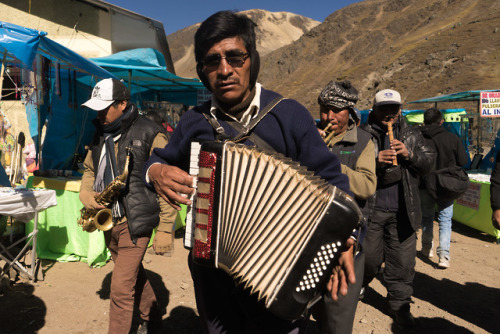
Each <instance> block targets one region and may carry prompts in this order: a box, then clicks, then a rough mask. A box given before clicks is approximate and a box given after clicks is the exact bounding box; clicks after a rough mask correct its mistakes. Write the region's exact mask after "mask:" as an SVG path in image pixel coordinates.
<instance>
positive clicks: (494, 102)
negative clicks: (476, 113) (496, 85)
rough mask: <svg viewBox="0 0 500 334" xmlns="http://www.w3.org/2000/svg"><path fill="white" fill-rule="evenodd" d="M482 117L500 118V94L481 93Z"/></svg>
mask: <svg viewBox="0 0 500 334" xmlns="http://www.w3.org/2000/svg"><path fill="white" fill-rule="evenodd" d="M480 101H481V103H480V107H479V109H480V110H481V117H500V92H481V100H480Z"/></svg>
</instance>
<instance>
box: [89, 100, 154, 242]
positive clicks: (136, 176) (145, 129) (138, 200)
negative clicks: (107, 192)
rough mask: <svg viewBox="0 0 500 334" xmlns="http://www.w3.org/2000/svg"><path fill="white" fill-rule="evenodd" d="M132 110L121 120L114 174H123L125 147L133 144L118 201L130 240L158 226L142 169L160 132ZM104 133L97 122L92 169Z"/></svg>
mask: <svg viewBox="0 0 500 334" xmlns="http://www.w3.org/2000/svg"><path fill="white" fill-rule="evenodd" d="M128 108H133V110H132V113H131V114H130V115H129V116H128V117H126V118H124V119H123V120H122V123H121V124H122V132H121V134H122V135H121V137H120V139H118V154H117V162H116V164H117V169H118V172H117V174H116V175H121V174H122V173H123V168H124V166H125V159H126V155H127V154H126V147H127V146H131V147H132V155H131V161H130V165H129V174H128V179H127V187H126V188H125V190H124V191H123V193H122V196H121V202H122V203H123V205H124V207H125V216H126V217H127V222H128V227H129V231H130V236H131V238H132V241H134V243H135V241H136V240H137V238H138V237H145V236H150V235H151V232H152V231H153V229H154V228H155V227H156V226H158V222H159V213H160V207H159V204H158V200H157V198H156V193H155V192H154V191H152V190H151V189H149V188H148V187H146V185H145V184H144V183H143V182H142V168H143V166H144V164H145V162H146V160H148V158H149V153H150V151H151V146H152V144H153V140H154V139H155V137H156V135H157V134H158V133H159V132H161V131H162V129H161V127H160V126H159V125H157V124H156V123H155V122H153V121H152V120H149V119H147V118H146V117H143V116H140V115H139V112H138V111H137V107H135V105H133V104H130V105H129V106H128ZM103 142H104V139H103V135H102V130H101V127H100V126H99V125H97V132H96V135H95V137H94V141H93V143H92V147H91V149H92V154H93V155H92V159H93V162H94V170H96V171H97V170H98V162H99V157H100V155H101V150H102V146H103Z"/></svg>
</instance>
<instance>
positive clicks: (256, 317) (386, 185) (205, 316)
mask: <svg viewBox="0 0 500 334" xmlns="http://www.w3.org/2000/svg"><path fill="white" fill-rule="evenodd" d="M194 52H195V59H196V63H197V65H196V70H197V73H198V75H199V78H200V79H201V81H202V82H203V84H204V85H205V87H206V88H207V89H208V90H210V91H211V92H212V99H211V100H209V101H207V102H206V103H204V104H203V105H201V106H197V107H195V108H193V109H191V110H189V111H187V112H186V113H185V114H184V115H183V116H182V118H181V120H180V121H179V123H178V125H177V127H176V128H175V130H174V132H173V133H172V135H171V136H169V138H167V136H166V134H165V132H164V130H163V129H162V128H161V127H160V126H158V125H157V124H156V123H155V122H154V121H151V120H148V119H146V118H145V117H143V116H140V115H139V114H138V112H137V107H136V106H135V105H134V104H133V103H131V102H130V101H129V100H130V96H129V94H128V91H127V89H126V87H125V86H124V85H123V83H121V82H120V81H118V80H113V79H105V80H103V81H101V82H99V83H97V84H96V86H95V88H94V90H93V93H92V97H91V99H90V100H89V101H87V102H86V103H85V104H84V106H87V107H89V108H92V109H94V110H96V111H98V118H97V122H96V123H95V125H96V128H97V132H96V136H95V138H94V141H93V143H92V145H91V146H90V150H89V153H88V155H87V158H86V159H85V172H84V175H83V179H82V188H81V193H80V199H81V201H82V203H83V204H84V206H85V207H86V208H87V209H94V210H95V209H104V208H105V206H104V205H103V204H102V203H98V202H97V201H96V200H95V199H96V196H97V194H99V193H101V192H103V191H106V190H107V187H109V185H110V184H111V183H112V182H113V180H114V179H115V178H116V177H117V176H118V175H120V174H122V173H124V165H125V161H126V158H127V154H128V152H129V151H130V150H131V151H132V157H133V163H132V164H130V165H129V166H128V171H127V172H128V174H129V176H128V183H127V186H126V188H125V189H124V190H121V191H120V192H117V194H116V196H114V199H113V202H112V204H111V209H112V220H113V222H114V225H113V227H112V228H110V229H109V230H108V231H105V237H106V244H107V246H108V247H109V249H110V250H111V254H112V259H113V261H114V263H115V264H114V269H113V274H112V281H111V293H110V316H109V333H129V332H130V331H131V330H132V316H133V313H134V310H135V309H137V310H138V312H139V316H140V318H141V319H142V321H143V322H142V323H141V324H140V326H139V328H136V329H133V330H134V331H136V332H137V333H161V318H162V314H160V311H159V308H158V305H157V302H156V297H155V294H154V291H153V289H152V287H151V285H150V284H149V282H148V279H147V277H146V275H145V272H144V268H143V267H142V264H141V262H142V259H143V256H144V253H145V251H146V248H147V245H148V244H149V242H150V238H151V234H152V231H153V229H155V228H156V227H157V226H158V228H157V232H156V234H155V237H154V240H153V247H154V249H155V251H156V252H157V253H159V254H161V253H165V252H171V251H172V250H173V249H172V248H173V243H172V236H173V223H174V220H175V216H176V213H177V210H180V205H181V204H184V205H188V206H189V205H191V204H192V203H191V201H192V200H191V197H190V196H191V195H192V193H193V192H194V191H195V189H194V187H193V182H194V180H193V176H192V175H190V174H189V162H190V146H191V142H192V141H194V140H205V141H213V140H221V139H222V140H232V139H234V138H235V137H237V136H239V137H240V138H241V140H240V143H243V144H245V145H249V146H256V147H258V148H260V149H262V150H265V151H271V152H277V153H280V154H282V155H284V156H286V157H288V158H291V159H292V160H294V161H297V162H299V163H300V165H302V166H305V167H306V168H307V169H308V170H309V171H311V172H313V173H314V174H315V175H318V176H320V177H321V178H322V179H323V180H325V181H326V182H328V183H329V184H331V185H332V186H335V187H337V188H338V189H340V190H342V191H343V192H345V193H346V194H347V195H348V196H352V198H353V199H354V200H355V202H356V203H357V206H358V207H359V208H360V212H361V213H362V218H361V221H360V224H359V225H360V228H359V229H356V230H355V231H353V233H352V235H351V236H350V238H348V239H347V240H346V241H345V243H344V245H342V252H341V254H340V256H339V258H338V262H337V263H336V265H335V266H334V268H333V270H332V272H331V273H329V274H328V280H327V282H326V283H325V286H323V287H320V289H319V298H318V301H317V302H316V303H314V305H312V307H311V308H310V309H308V310H307V311H306V312H305V313H304V314H303V316H301V317H300V318H298V319H293V320H290V319H283V318H281V317H278V316H276V315H275V314H273V313H271V312H270V311H269V310H268V309H267V308H266V307H265V306H264V305H263V303H261V302H260V301H259V300H257V298H256V297H255V295H254V294H251V293H250V292H249V289H245V288H243V287H242V286H240V285H237V284H235V281H234V280H233V278H232V277H231V276H230V275H229V274H228V273H226V272H225V271H223V270H221V269H216V268H212V267H205V266H201V265H199V264H197V263H195V262H193V260H192V257H191V256H190V257H189V261H188V264H187V265H188V266H189V269H190V272H191V276H192V280H193V284H194V291H195V298H196V305H197V309H198V314H199V318H200V321H201V325H202V328H203V329H204V331H205V332H206V333H305V332H306V331H307V330H308V326H309V325H310V324H311V322H310V318H311V317H313V318H314V319H315V320H316V324H317V326H318V327H319V330H320V331H321V332H322V333H351V332H352V328H353V321H354V316H355V313H356V307H357V304H358V301H359V300H360V299H362V298H363V297H364V295H365V293H367V287H368V285H369V284H370V282H371V281H372V280H373V279H374V278H375V277H376V276H377V275H379V274H382V277H383V280H384V285H385V287H386V288H387V304H388V307H389V310H390V314H391V315H392V317H393V319H394V322H395V323H396V324H397V325H399V326H402V327H405V328H411V327H413V326H414V325H415V319H414V318H413V316H412V314H411V310H410V304H411V298H412V294H413V280H414V277H415V265H416V254H417V231H418V230H419V228H420V227H421V226H422V241H421V242H422V245H421V252H422V254H423V255H424V256H426V257H432V256H433V247H434V245H433V242H432V240H433V233H432V231H433V222H434V213H435V209H434V208H435V205H436V204H437V208H438V210H437V213H438V215H437V217H438V218H437V221H438V223H439V246H438V247H437V249H436V253H437V255H438V257H439V264H438V267H439V268H442V269H446V268H448V267H449V266H450V258H451V257H450V234H451V216H452V212H453V201H452V200H451V201H450V200H449V199H442V198H437V197H438V196H436V193H431V192H430V191H429V189H430V187H428V186H427V185H428V184H429V183H432V182H436V181H435V177H434V178H432V176H433V173H435V171H437V170H441V169H444V168H448V167H452V166H463V165H464V164H465V163H466V162H467V159H466V153H465V150H464V148H463V146H462V144H461V142H460V140H459V139H458V137H457V136H455V135H454V134H452V133H450V132H448V131H447V130H445V129H444V128H443V127H442V126H441V124H442V123H443V117H442V114H441V112H440V111H439V110H437V109H435V108H431V109H429V110H426V111H425V113H424V123H425V126H423V127H414V126H409V125H408V124H407V123H406V122H405V118H404V117H403V116H402V105H403V102H402V99H401V95H400V93H399V92H397V91H395V90H392V89H383V90H380V91H379V92H377V93H376V95H375V96H374V99H373V107H372V111H371V113H370V114H369V118H368V121H367V122H366V124H360V119H361V117H360V115H359V113H358V112H357V109H356V107H355V105H356V102H357V101H358V91H357V90H356V88H355V87H353V86H352V84H351V83H350V82H349V81H331V82H329V83H328V84H327V85H326V87H325V88H324V89H323V90H322V91H321V93H320V95H319V96H318V105H319V111H320V121H319V123H318V124H316V123H315V122H314V120H313V118H312V117H311V114H310V112H309V111H308V110H307V109H306V108H304V107H303V106H302V105H301V104H300V103H298V102H297V101H295V100H293V99H287V98H283V97H282V96H281V95H280V94H278V93H276V92H273V91H271V90H268V89H266V88H264V87H263V86H262V85H261V84H260V83H259V82H258V80H257V79H258V74H259V68H260V62H259V54H258V52H257V49H256V42H255V24H254V22H253V21H251V20H250V19H249V18H247V17H246V16H244V15H242V14H236V13H234V12H231V11H222V12H217V13H215V14H214V15H212V16H210V17H209V18H207V19H206V20H205V21H204V22H202V24H201V25H200V27H199V28H198V30H197V32H196V35H195V51H194ZM242 132H243V133H244V136H243V137H242V136H241V133H242ZM497 160H498V158H497ZM499 178H500V167H499V166H498V164H497V167H496V168H495V170H494V172H493V174H492V186H491V190H492V191H491V193H492V208H493V209H494V216H493V221H494V223H495V224H497V225H496V226H497V228H498V222H499V221H500V199H499V198H497V197H495V195H498V193H499V192H498V191H495V189H497V188H498V187H499V185H500V181H499V180H498V179H499ZM433 180H434V181H433ZM495 187H496V188H495ZM332 223H335V222H332ZM174 256H175V255H174Z"/></svg>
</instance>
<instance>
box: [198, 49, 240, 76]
mask: <svg viewBox="0 0 500 334" xmlns="http://www.w3.org/2000/svg"><path fill="white" fill-rule="evenodd" d="M248 57H249V55H248V53H245V52H243V51H228V52H227V53H226V55H225V56H221V55H220V54H218V53H214V54H210V55H207V56H206V57H205V58H203V66H204V67H205V68H206V69H208V70H211V71H212V70H215V69H217V68H219V65H220V62H221V61H222V59H226V61H227V63H228V64H229V65H231V67H241V66H243V64H244V63H245V60H246V59H247V58H248Z"/></svg>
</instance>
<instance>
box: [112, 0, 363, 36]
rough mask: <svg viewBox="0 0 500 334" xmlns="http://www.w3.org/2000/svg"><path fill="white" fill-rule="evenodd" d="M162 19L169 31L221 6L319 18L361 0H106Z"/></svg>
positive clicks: (202, 16)
mask: <svg viewBox="0 0 500 334" xmlns="http://www.w3.org/2000/svg"><path fill="white" fill-rule="evenodd" d="M104 1H105V2H108V3H111V4H114V5H117V6H120V7H122V8H125V9H128V10H131V11H133V12H136V13H138V14H141V15H144V16H147V17H150V18H152V19H155V20H157V21H160V22H162V23H163V26H164V27H165V32H166V34H167V35H168V34H171V33H173V32H175V31H177V30H180V29H182V28H185V27H188V26H190V25H193V24H195V23H198V22H201V21H203V20H204V19H206V18H207V17H209V16H210V15H211V14H213V13H215V12H217V11H219V10H235V11H241V10H247V9H255V8H258V9H265V10H268V11H271V12H281V11H285V12H291V13H295V14H300V15H303V16H306V17H309V18H312V19H315V20H318V21H321V22H323V20H324V19H325V18H326V17H327V16H328V15H330V14H331V13H333V12H334V11H336V10H338V9H340V8H343V7H345V6H347V5H349V4H351V3H355V2H359V0H313V1H308V0H247V1H241V0H234V1H223V0H173V1H172V0H104Z"/></svg>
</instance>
